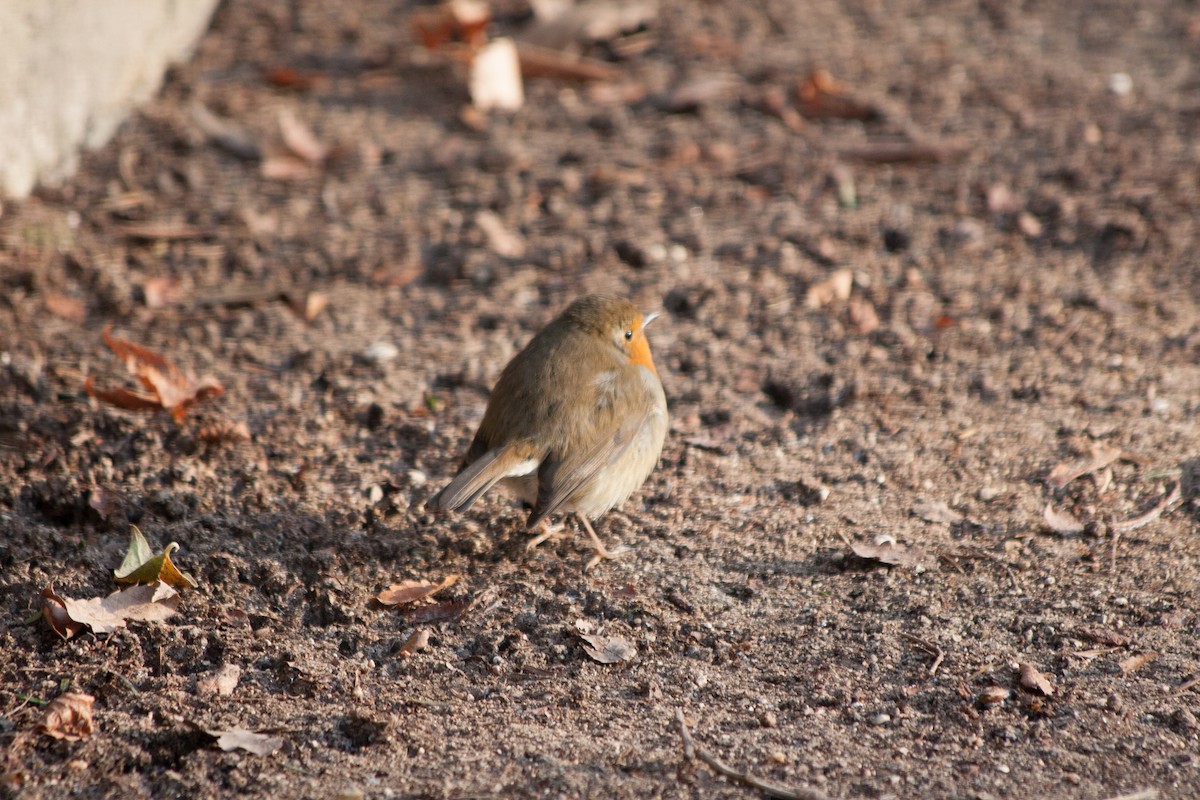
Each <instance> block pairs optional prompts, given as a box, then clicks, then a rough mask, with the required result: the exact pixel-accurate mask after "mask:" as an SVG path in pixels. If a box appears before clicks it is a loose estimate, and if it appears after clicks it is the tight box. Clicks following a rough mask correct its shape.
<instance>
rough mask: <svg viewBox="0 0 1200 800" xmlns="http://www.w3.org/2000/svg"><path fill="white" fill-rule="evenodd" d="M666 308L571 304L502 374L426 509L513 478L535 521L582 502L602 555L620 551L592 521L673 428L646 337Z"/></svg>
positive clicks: (459, 501) (470, 497)
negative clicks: (454, 471)
mask: <svg viewBox="0 0 1200 800" xmlns="http://www.w3.org/2000/svg"><path fill="white" fill-rule="evenodd" d="M656 316H658V314H657V313H654V314H646V315H643V314H641V313H639V312H638V310H637V308H635V307H634V305H633V304H632V303H630V302H629V301H628V300H626V299H624V298H622V297H619V296H617V295H611V294H589V295H584V296H583V297H580V298H579V299H577V300H576V301H575V302H573V303H571V305H570V306H568V307H567V309H566V310H565V311H563V312H562V313H561V314H560V315H559V316H558V317H557V318H555V319H554V320H553V321H552V322H550V324H548V325H547V326H546V327H544V328H542V330H541V331H539V332H538V334H537V335H536V336H534V337H533V339H532V340H530V342H529V344H527V345H525V349H524V350H522V351H521V352H519V353H517V355H516V356H515V357H514V358H513V360H512V361H510V362H508V366H506V367H505V368H504V371H503V372H502V373H500V379H499V380H498V381H497V382H496V386H495V388H494V389H492V395H491V399H490V400H489V401H488V406H487V411H486V412H484V415H483V421H482V422H480V423H479V430H477V431H476V432H475V439H474V441H472V442H471V447H470V449H468V450H467V454H466V456H465V457H464V458H463V460H462V466H461V467H460V469H459V471H458V475H457V476H456V477H455V478H454V480H452V481H450V483H449V484H447V485H446V487H445V488H443V489H442V490H441V491H440V492H438V493H437V494H436V495H434V496H433V498H432V499H430V500H429V501H428V502H427V503H426V507H427V508H433V509H447V510H450V511H458V510H460V509H464V508H468V507H469V506H470V505H471V504H472V503H474V502H475V501H476V500H478V499H479V497H480V496H481V495H483V494H484V493H485V492H487V491H488V490H489V489H491V488H492V487H493V486H495V485H496V484H497V483H503V484H504V485H505V486H506V488H508V489H509V490H510V491H512V492H513V493H514V494H515V495H516V496H517V497H519V498H521V499H523V500H524V501H525V502H527V503H529V504H531V505H532V506H533V510H532V511H531V512H530V514H529V519H528V521H527V522H526V526H527V527H528V528H532V527H534V526H535V525H538V524H539V523H543V522H544V520H545V519H546V517H547V516H548V515H549V514H553V513H555V512H556V511H562V512H572V511H573V512H575V513H576V514H577V515H578V516H579V519H580V520H581V521H582V523H583V526H584V528H585V529H586V530H587V532H588V535H589V536H590V537H591V539H592V543H593V544H594V545H595V547H596V553H597V556H598V557H604V558H607V557H610V553H609V552H608V551H607V550H605V548H604V545H603V544H602V543H601V542H600V539H599V537H597V536H596V532H595V530H594V529H593V528H592V526H591V523H590V522H589V520H590V519H594V518H596V517H599V516H600V515H601V514H603V513H605V512H606V511H608V510H609V509H611V508H613V507H614V506H618V505H620V504H621V503H623V502H624V501H625V499H626V498H627V497H629V495H630V494H632V493H633V491H634V490H635V489H637V488H638V487H639V486H641V485H642V483H643V482H644V481H645V480H646V478H647V476H649V475H650V472H651V471H652V470H653V469H654V466H655V464H657V463H658V457H659V454H661V453H662V447H663V440H664V439H665V438H666V435H667V398H666V395H665V394H664V393H663V387H662V382H661V381H660V380H659V378H658V371H657V370H656V369H655V368H654V361H653V360H652V359H651V357H650V343H649V342H648V341H647V340H646V326H647V325H648V324H650V322H651V321H652V320H653V319H654V318H655V317H656ZM547 536H549V533H548V532H546V533H543V535H541V536H539V537H538V538H537V539H535V540H534V541H533V542H532V543H531V546H532V545H536V544H537V543H538V542H540V541H542V540H544V539H545V538H546V537H547Z"/></svg>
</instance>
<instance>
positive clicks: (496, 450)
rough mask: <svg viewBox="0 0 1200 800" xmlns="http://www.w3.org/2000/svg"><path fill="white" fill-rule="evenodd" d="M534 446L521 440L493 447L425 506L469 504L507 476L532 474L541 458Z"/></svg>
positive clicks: (453, 507) (454, 507) (448, 507)
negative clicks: (538, 458) (535, 456)
mask: <svg viewBox="0 0 1200 800" xmlns="http://www.w3.org/2000/svg"><path fill="white" fill-rule="evenodd" d="M529 449H530V448H527V447H521V446H520V445H519V444H507V445H502V446H501V447H493V448H492V449H491V450H488V451H487V452H486V453H484V454H483V455H481V456H480V457H479V458H477V459H475V460H474V461H472V462H471V463H470V464H467V466H465V467H464V468H463V470H462V472H460V473H458V475H456V476H454V480H452V481H450V483H448V484H446V486H445V488H443V489H442V490H441V491H440V492H438V493H437V494H435V495H434V496H433V497H431V498H429V500H427V501H426V503H425V507H426V508H432V509H443V510H446V511H461V510H462V509H464V508H469V507H470V506H471V504H472V503H474V502H475V501H476V500H478V499H479V496H480V495H482V494H483V493H484V492H486V491H487V490H488V489H490V488H492V487H493V486H495V485H496V483H497V482H499V481H501V480H503V479H504V478H511V477H515V476H518V475H528V474H529V473H531V472H533V471H534V470H535V469H537V468H538V460H537V459H536V458H533V457H532V453H530V452H526V451H528V450H529Z"/></svg>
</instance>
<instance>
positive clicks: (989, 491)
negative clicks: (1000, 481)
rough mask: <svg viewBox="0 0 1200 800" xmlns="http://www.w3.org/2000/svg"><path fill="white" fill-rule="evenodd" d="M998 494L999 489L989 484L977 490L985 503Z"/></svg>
mask: <svg viewBox="0 0 1200 800" xmlns="http://www.w3.org/2000/svg"><path fill="white" fill-rule="evenodd" d="M999 496H1000V490H999V489H996V488H993V487H991V486H984V487H983V488H982V489H980V490H979V494H978V497H979V499H980V500H982V501H983V502H985V503H990V502H992V501H993V500H995V499H996V498H997V497H999Z"/></svg>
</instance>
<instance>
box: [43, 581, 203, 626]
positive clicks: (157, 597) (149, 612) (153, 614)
mask: <svg viewBox="0 0 1200 800" xmlns="http://www.w3.org/2000/svg"><path fill="white" fill-rule="evenodd" d="M60 599H61V602H62V604H63V606H64V607H65V608H66V610H67V614H68V616H69V617H70V618H71V619H72V620H74V621H75V622H81V623H83V624H84V625H87V626H88V627H89V628H91V629H92V632H93V633H111V632H112V631H115V630H116V629H117V628H123V627H125V623H126V621H127V620H134V621H137V622H161V621H162V620H165V619H167V618H168V617H170V616H171V615H173V614H174V613H175V611H176V610H177V609H178V608H179V593H178V592H176V591H175V590H174V589H172V588H171V587H170V586H167V585H166V584H165V583H152V584H150V585H148V586H130V587H129V588H128V589H121V590H120V591H117V592H113V593H112V594H110V595H109V596H108V597H104V598H91V599H88V600H73V599H71V598H70V597H62V598H60Z"/></svg>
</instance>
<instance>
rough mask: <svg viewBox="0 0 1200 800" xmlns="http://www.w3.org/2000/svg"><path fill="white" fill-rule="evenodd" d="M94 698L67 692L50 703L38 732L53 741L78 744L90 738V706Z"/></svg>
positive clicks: (91, 725)
mask: <svg viewBox="0 0 1200 800" xmlns="http://www.w3.org/2000/svg"><path fill="white" fill-rule="evenodd" d="M95 702H96V698H94V697H92V696H91V695H90V694H83V693H81V692H67V693H66V694H61V695H59V696H58V697H56V698H54V699H53V700H51V701H50V705H48V706H46V713H45V714H44V715H43V716H42V721H41V723H39V724H38V727H37V729H38V732H39V733H44V734H46V735H47V736H50V737H53V738H55V739H64V740H66V741H68V742H78V741H79V740H81V739H86V738H87V737H89V736H91V735H92V733H93V731H94V726H93V724H92V705H93V704H94V703H95Z"/></svg>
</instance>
